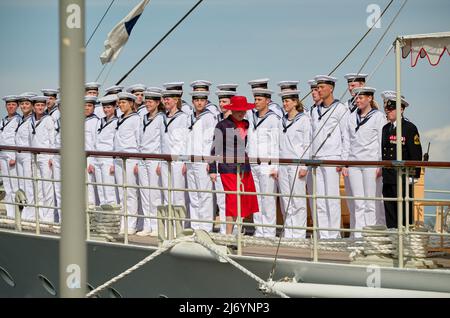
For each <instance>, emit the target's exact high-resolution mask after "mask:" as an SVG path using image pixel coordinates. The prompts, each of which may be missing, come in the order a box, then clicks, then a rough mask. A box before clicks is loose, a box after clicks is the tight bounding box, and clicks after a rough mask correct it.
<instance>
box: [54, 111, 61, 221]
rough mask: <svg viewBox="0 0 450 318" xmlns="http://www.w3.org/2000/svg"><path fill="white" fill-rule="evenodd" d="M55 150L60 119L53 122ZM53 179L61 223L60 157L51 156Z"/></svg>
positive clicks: (58, 138)
mask: <svg viewBox="0 0 450 318" xmlns="http://www.w3.org/2000/svg"><path fill="white" fill-rule="evenodd" d="M55 149H61V119H59V118H58V119H57V120H56V121H55ZM53 179H54V180H55V181H57V182H55V183H54V186H53V188H54V191H55V199H56V204H55V205H56V206H57V209H56V210H57V214H58V222H61V182H60V181H61V156H60V155H58V154H55V155H54V156H53Z"/></svg>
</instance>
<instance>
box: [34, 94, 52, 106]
mask: <svg viewBox="0 0 450 318" xmlns="http://www.w3.org/2000/svg"><path fill="white" fill-rule="evenodd" d="M30 100H31V102H32V103H33V104H34V103H46V102H47V100H48V96H43V95H40V96H38V95H36V96H33V97H31V98H30Z"/></svg>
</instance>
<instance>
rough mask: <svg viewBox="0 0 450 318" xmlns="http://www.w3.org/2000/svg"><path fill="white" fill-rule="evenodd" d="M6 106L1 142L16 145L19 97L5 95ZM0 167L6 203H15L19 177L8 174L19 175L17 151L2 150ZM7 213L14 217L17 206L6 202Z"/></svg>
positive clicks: (6, 144) (0, 125)
mask: <svg viewBox="0 0 450 318" xmlns="http://www.w3.org/2000/svg"><path fill="white" fill-rule="evenodd" d="M3 100H4V102H5V106H6V113H7V115H6V116H5V117H4V118H2V121H1V124H0V144H2V145H4V146H15V145H16V142H15V134H16V129H17V126H18V125H19V122H20V116H19V114H17V107H18V103H17V100H18V97H17V96H14V95H9V96H5V97H3ZM0 168H1V174H2V175H3V177H2V179H3V186H4V188H5V194H6V196H5V203H14V202H15V197H16V192H17V190H18V182H17V179H14V178H8V176H12V177H15V176H17V170H16V153H15V152H13V151H0ZM5 208H6V215H7V216H9V217H14V215H15V210H16V207H15V206H14V205H10V204H5Z"/></svg>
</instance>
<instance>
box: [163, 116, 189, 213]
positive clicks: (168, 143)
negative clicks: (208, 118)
mask: <svg viewBox="0 0 450 318" xmlns="http://www.w3.org/2000/svg"><path fill="white" fill-rule="evenodd" d="M163 120H164V123H163V125H162V127H161V140H162V141H161V152H162V153H163V154H169V155H174V156H179V155H185V154H186V141H187V136H188V131H189V128H188V127H189V116H188V115H186V114H185V113H184V112H183V111H180V110H179V111H177V112H176V113H175V114H174V115H173V116H171V117H169V116H167V114H165V115H164V117H163ZM171 165H172V180H171V185H172V187H173V188H181V189H183V188H185V186H186V179H185V177H184V176H183V174H182V167H183V162H179V161H172V163H171ZM161 182H162V185H163V187H164V188H167V187H168V165H167V162H162V163H161ZM168 200H169V198H168V193H167V191H166V190H164V204H165V205H167V204H168V202H169V201H168ZM171 204H172V205H183V206H186V205H185V194H184V193H183V192H179V191H174V192H172V198H171Z"/></svg>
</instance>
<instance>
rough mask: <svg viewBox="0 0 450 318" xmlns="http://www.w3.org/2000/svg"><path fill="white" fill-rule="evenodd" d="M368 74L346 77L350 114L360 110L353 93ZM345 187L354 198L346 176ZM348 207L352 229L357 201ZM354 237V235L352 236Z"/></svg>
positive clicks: (348, 203)
mask: <svg viewBox="0 0 450 318" xmlns="http://www.w3.org/2000/svg"><path fill="white" fill-rule="evenodd" d="M367 76H368V75H367V74H358V73H349V74H346V75H344V77H345V79H346V80H347V89H348V92H349V93H350V96H351V98H350V99H349V100H347V103H346V106H347V107H348V109H349V110H350V114H353V113H354V112H355V110H356V109H357V108H358V106H357V105H356V99H355V95H354V93H353V89H354V88H357V87H363V86H364V85H365V84H366V77H367ZM344 185H345V194H346V195H347V196H349V197H351V196H354V194H353V191H352V188H351V185H350V180H349V178H348V177H346V176H344ZM346 203H347V207H348V210H349V213H350V228H352V229H354V228H355V201H354V200H346ZM350 236H351V237H353V233H351V234H350Z"/></svg>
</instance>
